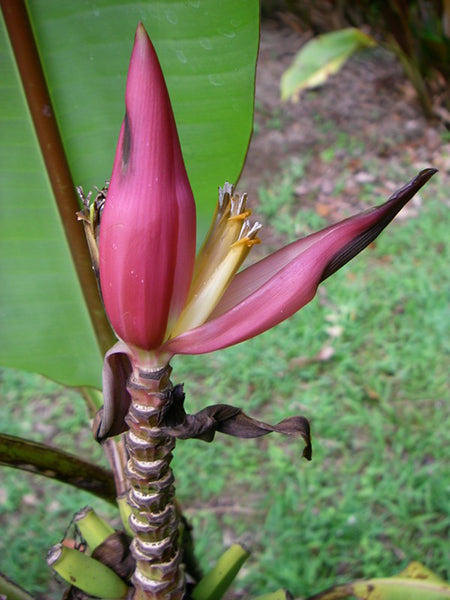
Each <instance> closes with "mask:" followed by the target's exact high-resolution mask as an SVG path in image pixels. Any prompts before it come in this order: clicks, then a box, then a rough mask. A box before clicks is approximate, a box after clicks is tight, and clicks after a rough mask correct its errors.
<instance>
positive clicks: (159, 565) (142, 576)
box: [126, 365, 184, 600]
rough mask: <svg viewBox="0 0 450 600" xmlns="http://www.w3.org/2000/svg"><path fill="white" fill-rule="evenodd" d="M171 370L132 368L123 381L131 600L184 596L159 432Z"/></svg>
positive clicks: (165, 445) (168, 447) (168, 442)
mask: <svg viewBox="0 0 450 600" xmlns="http://www.w3.org/2000/svg"><path fill="white" fill-rule="evenodd" d="M171 371H172V369H171V367H170V366H169V365H166V366H165V367H163V368H161V369H157V370H152V371H149V370H143V369H142V368H141V367H139V366H137V365H135V366H134V367H133V372H132V374H131V376H130V379H129V382H128V391H129V393H130V396H131V399H132V400H131V407H130V411H129V413H128V416H127V419H126V420H127V423H128V425H129V427H130V429H129V431H128V433H127V435H126V444H127V447H128V451H129V456H130V459H129V461H128V465H127V476H128V479H129V482H130V484H131V488H130V492H129V500H128V501H129V504H130V506H131V509H132V514H131V517H130V526H131V529H132V530H133V532H134V535H135V537H134V540H133V543H132V546H131V548H132V553H133V556H134V558H135V559H136V571H135V573H134V576H133V584H134V587H135V589H136V592H135V595H134V600H144V599H145V600H181V598H183V595H184V572H183V569H182V566H181V552H180V547H179V519H178V516H177V511H176V509H175V505H174V492H175V488H174V485H173V481H174V479H173V474H172V470H171V468H170V461H171V459H172V450H173V448H174V446H175V440H174V438H172V437H170V436H165V435H162V434H161V431H160V429H159V424H160V423H161V421H162V417H163V415H164V412H165V409H167V406H168V404H169V403H170V402H171V399H172V390H173V386H172V383H171V381H170V378H169V377H170V373H171Z"/></svg>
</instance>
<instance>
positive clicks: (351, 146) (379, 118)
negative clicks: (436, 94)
mask: <svg viewBox="0 0 450 600" xmlns="http://www.w3.org/2000/svg"><path fill="white" fill-rule="evenodd" d="M300 46H301V39H300V36H299V34H298V33H297V32H295V31H293V30H292V29H290V28H289V27H287V26H286V25H283V24H281V23H277V22H275V21H266V22H263V25H262V31H261V44H260V55H259V62H258V68H257V77H256V102H255V131H254V134H253V137H252V140H251V144H250V148H249V152H248V155H247V161H246V164H245V167H244V170H243V173H242V175H241V179H240V182H239V186H238V188H239V191H248V192H249V196H250V198H254V197H255V196H257V192H258V189H259V188H260V187H261V186H269V187H270V186H271V185H272V184H273V182H274V180H275V181H276V179H277V177H279V176H280V174H281V173H282V172H283V170H285V169H286V168H288V165H289V163H290V162H291V161H298V160H301V159H302V157H304V156H305V155H306V154H308V155H310V156H311V159H310V160H309V161H308V165H307V168H306V172H305V175H304V177H302V179H301V181H299V182H298V186H297V187H296V189H295V193H296V197H297V198H298V201H299V208H300V209H301V208H302V207H304V206H305V205H306V206H307V207H309V208H311V207H313V208H314V210H317V211H318V212H319V213H320V214H321V216H323V217H325V218H326V219H327V220H329V221H330V222H334V221H336V220H339V219H340V218H342V217H344V216H348V214H349V212H350V213H353V212H356V211H357V210H361V209H362V208H367V203H361V201H360V196H361V190H362V187H363V186H364V185H367V184H368V183H370V184H372V185H373V188H374V200H373V202H374V204H377V203H380V202H381V201H382V200H383V199H384V198H387V197H388V196H389V195H390V194H391V193H392V192H393V191H394V190H395V189H397V188H398V187H401V185H402V184H403V183H406V182H407V181H408V180H409V179H411V178H412V177H413V176H414V175H415V174H416V172H417V171H418V170H420V169H421V168H424V167H426V166H435V167H437V168H438V169H440V170H441V171H442V170H444V172H445V171H449V169H450V165H449V164H448V159H447V160H445V158H443V156H444V157H445V155H448V154H449V149H450V145H449V144H445V143H444V142H443V139H444V140H445V128H444V126H443V125H442V124H440V123H439V122H437V121H436V122H427V121H426V119H425V118H424V117H423V115H422V113H421V109H420V106H419V104H418V102H417V100H416V97H415V92H414V89H413V87H412V85H411V84H410V83H409V81H408V80H407V79H406V78H405V76H404V74H403V71H402V68H401V66H400V65H399V63H398V62H397V61H396V60H395V58H394V57H393V56H391V55H390V54H389V53H388V52H387V51H385V50H382V49H381V48H376V49H375V50H370V51H365V52H364V53H360V54H359V55H356V56H355V57H353V58H352V59H350V60H349V61H348V62H347V64H346V65H345V66H344V68H343V69H342V70H341V71H340V72H339V73H338V74H337V75H335V76H333V77H332V78H330V79H329V81H328V82H327V83H326V84H325V85H324V86H322V87H320V88H317V89H316V90H311V91H306V92H303V93H302V94H301V96H300V99H299V101H298V102H297V103H295V104H294V103H292V102H283V103H282V102H281V99H280V87H279V86H280V78H281V75H282V73H283V72H284V70H285V69H286V68H287V67H288V66H289V65H290V63H291V61H292V60H293V58H294V56H295V53H296V52H297V51H298V50H299V48H300ZM447 140H448V137H447ZM444 146H445V147H444ZM327 148H328V149H331V150H329V152H327ZM343 172H345V174H346V177H345V181H344V182H342V173H343ZM393 173H396V174H398V176H395V177H394V176H393ZM337 182H340V183H339V185H337ZM413 202H414V201H413ZM419 202H420V197H419ZM409 210H413V211H414V210H415V209H414V204H413V203H412V205H411V208H409Z"/></svg>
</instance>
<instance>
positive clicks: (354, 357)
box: [0, 165, 450, 597]
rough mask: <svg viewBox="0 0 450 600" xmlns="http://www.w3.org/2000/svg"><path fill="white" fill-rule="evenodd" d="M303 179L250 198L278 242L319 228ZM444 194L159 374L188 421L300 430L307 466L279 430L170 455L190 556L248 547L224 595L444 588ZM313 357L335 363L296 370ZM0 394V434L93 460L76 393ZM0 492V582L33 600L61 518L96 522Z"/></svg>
mask: <svg viewBox="0 0 450 600" xmlns="http://www.w3.org/2000/svg"><path fill="white" fill-rule="evenodd" d="M302 168H303V167H302V166H301V165H300V166H299V170H298V172H297V171H296V172H295V173H294V174H292V171H290V172H289V173H287V174H286V176H285V178H284V179H282V180H281V181H280V182H279V184H277V185H275V186H274V187H273V189H272V190H271V191H269V192H267V194H266V196H265V197H263V198H262V199H261V209H262V212H264V213H265V214H268V215H270V211H272V212H273V215H279V211H280V210H281V209H282V210H283V212H282V217H280V218H278V217H277V219H275V218H273V219H271V223H272V224H275V225H276V226H277V228H279V231H280V233H282V234H286V233H287V228H288V224H289V222H290V224H291V227H294V228H296V229H297V230H298V231H300V234H301V235H304V234H306V233H308V232H309V230H310V229H312V228H315V227H317V226H320V225H322V224H323V223H317V222H316V216H315V215H313V214H312V211H311V214H309V213H307V214H306V218H304V213H302V211H301V210H300V211H299V210H298V209H299V207H298V206H295V202H294V200H293V194H292V185H293V183H294V181H295V179H296V178H297V177H299V176H301V169H302ZM409 176H411V172H410V171H409V172H408V176H407V177H404V178H403V179H405V180H406V179H407V178H408V177H409ZM403 179H399V182H401V181H403ZM444 183H445V182H444V178H443V177H441V180H440V181H439V180H438V179H437V180H436V181H433V182H431V183H430V184H429V185H428V186H427V188H426V189H425V190H424V191H423V194H422V195H423V197H424V199H425V200H424V203H423V207H422V209H421V210H420V217H419V218H412V219H408V220H406V221H404V222H398V223H394V224H393V225H391V226H390V228H389V229H388V230H387V231H386V232H385V233H384V234H383V235H382V237H381V238H380V239H379V240H378V241H377V242H376V244H375V245H374V246H372V247H371V248H369V249H368V250H366V251H365V253H364V254H363V255H361V256H360V257H358V258H357V259H356V260H355V261H354V262H353V263H352V264H351V265H348V266H346V267H345V268H344V269H343V270H342V271H341V272H340V273H338V274H336V275H335V276H334V277H333V278H331V279H330V280H329V281H327V282H326V283H325V284H324V286H323V287H322V288H321V290H322V291H321V293H319V294H318V297H317V298H316V299H315V300H314V301H313V302H312V303H311V304H310V305H309V306H308V307H306V308H305V309H303V310H302V311H301V312H300V313H298V314H297V315H295V316H294V317H293V318H291V319H290V320H288V321H286V322H284V323H282V324H281V325H280V326H278V327H277V328H275V329H274V330H272V331H270V332H267V333H265V334H263V335H262V336H260V337H258V338H255V339H254V340H251V341H249V342H246V343H244V344H241V345H239V346H236V347H234V348H230V349H227V350H224V351H221V352H217V353H213V354H211V355H206V356H198V357H176V358H175V359H174V361H173V363H172V364H173V368H174V371H173V381H174V382H175V383H177V382H181V381H184V383H185V390H186V393H187V408H188V410H190V411H191V412H194V411H196V410H199V409H200V408H202V407H204V406H206V405H207V404H213V403H217V402H225V403H232V404H235V405H238V406H241V407H243V408H244V409H245V410H246V411H248V412H249V413H250V414H252V415H253V416H254V417H257V418H261V419H265V420H267V421H269V422H277V421H279V420H281V419H283V418H285V417H286V416H289V415H293V414H303V415H305V416H307V417H308V418H309V419H310V421H311V424H312V430H313V436H314V437H313V444H314V446H313V447H314V456H313V461H312V462H311V463H307V462H306V461H305V460H303V459H302V458H301V450H302V444H301V442H300V441H297V440H294V439H288V438H285V437H282V436H279V435H276V434H272V435H271V436H269V437H267V438H263V439H259V440H238V439H234V438H226V437H225V436H222V435H220V434H219V435H218V436H217V438H216V440H215V441H214V443H212V444H205V443H203V442H200V441H182V442H179V443H178V446H177V450H176V456H175V459H174V469H175V475H176V478H177V492H178V497H179V499H180V500H181V502H182V503H183V506H184V508H185V511H186V514H187V515H188V516H189V517H190V519H191V520H192V522H193V524H194V526H195V535H196V542H197V551H198V554H199V556H200V558H201V561H202V563H203V565H204V566H205V567H207V566H209V565H211V564H212V563H213V562H214V560H215V559H216V558H217V557H218V556H219V554H220V553H221V552H222V550H223V548H224V546H226V545H229V544H230V543H231V542H232V541H235V540H240V541H243V542H245V543H246V545H247V546H249V547H250V548H251V550H252V558H251V559H250V561H249V562H248V563H247V564H246V566H245V568H244V569H243V572H242V577H241V579H240V581H239V583H238V584H237V585H239V586H240V587H241V588H242V589H244V590H245V594H246V596H245V597H251V596H252V595H253V594H254V595H256V594H257V593H263V592H266V591H270V590H275V589H277V588H279V587H286V588H288V589H290V590H291V591H292V593H293V594H294V595H296V596H301V595H308V594H312V593H314V592H317V591H319V590H321V589H324V588H326V587H328V586H330V585H331V584H332V583H333V582H335V581H336V580H338V581H346V580H350V579H353V578H356V577H371V576H381V575H385V576H388V575H392V574H394V573H395V572H397V571H399V570H400V569H401V568H402V567H404V566H405V565H406V564H407V563H408V562H409V561H411V560H421V561H422V562H424V563H425V564H426V565H427V566H428V567H430V568H431V569H433V570H435V571H436V572H437V573H438V574H439V575H441V576H443V577H446V578H449V573H448V570H447V569H448V562H447V561H446V552H447V550H448V531H449V525H450V515H449V510H448V506H449V491H450V474H449V470H448V458H449V450H448V447H449V445H448V444H449V441H450V440H449V437H450V436H449V428H448V423H446V421H447V420H448V417H449V408H448V407H449V404H448V400H449V391H448V365H449V355H450V317H449V311H448V299H449V297H450V270H449V268H448V265H449V263H450V243H449V235H448V222H449V218H448V215H449V206H448V196H447V192H446V187H445V185H444ZM302 216H303V220H302V219H301V217H302ZM298 231H297V234H298ZM324 347H332V348H333V351H334V354H333V356H332V358H331V359H330V360H328V361H326V362H324V361H319V360H311V359H312V358H313V357H315V356H316V355H317V354H318V353H319V351H320V350H321V349H322V348H324ZM0 384H1V389H0V393H1V398H2V400H1V403H0V419H1V428H2V430H4V431H6V432H9V433H12V434H16V435H23V436H29V437H31V438H32V439H36V440H43V441H47V442H49V443H54V444H56V445H59V446H62V447H64V448H67V449H68V450H72V451H75V452H77V453H78V454H79V455H81V456H84V457H86V458H90V459H92V460H94V459H98V460H102V459H101V451H100V449H99V448H98V447H97V446H96V445H95V444H94V442H92V441H91V438H90V434H89V431H88V421H87V418H86V414H85V409H84V405H83V401H82V400H81V398H80V397H79V396H78V394H77V393H76V392H75V391H72V390H65V389H63V388H61V387H59V386H57V385H56V384H53V383H51V382H48V381H45V380H44V379H42V378H39V377H37V376H32V375H27V374H23V373H17V372H14V371H9V370H5V371H4V372H3V375H2V379H1V382H0ZM80 427H81V428H82V429H83V430H84V431H83V433H82V434H80V433H79V429H80ZM1 481H2V485H1V489H0V494H1V495H2V502H1V508H0V528H1V531H2V535H1V536H0V571H4V572H6V573H8V574H9V575H10V576H11V577H13V578H15V579H16V580H17V581H18V582H20V583H21V584H22V585H24V586H25V587H27V588H28V589H30V590H31V591H33V592H35V593H37V592H47V594H48V590H49V589H50V590H54V589H55V583H54V582H53V580H52V576H51V575H49V574H48V572H47V569H46V567H45V560H44V559H45V551H46V549H47V548H48V547H49V546H50V545H51V544H53V543H55V542H57V541H59V540H60V539H61V537H62V536H63V534H64V530H65V528H66V527H67V525H68V524H69V522H70V519H71V515H72V513H73V512H74V511H76V510H77V509H78V508H80V507H81V506H83V505H85V504H86V503H91V504H94V506H95V507H96V509H97V510H98V511H99V512H100V513H103V514H106V515H109V516H110V517H111V516H113V515H112V513H111V510H110V508H109V507H108V506H107V505H106V504H105V503H102V502H101V501H97V500H95V499H93V498H92V497H90V496H89V495H88V494H83V493H75V492H74V491H73V490H72V489H70V488H67V487H64V486H63V485H59V484H54V483H49V482H47V481H44V480H42V479H38V478H36V477H33V476H32V475H27V474H24V473H22V472H20V471H15V470H11V469H3V470H2V472H1Z"/></svg>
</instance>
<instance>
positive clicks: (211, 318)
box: [99, 25, 435, 365]
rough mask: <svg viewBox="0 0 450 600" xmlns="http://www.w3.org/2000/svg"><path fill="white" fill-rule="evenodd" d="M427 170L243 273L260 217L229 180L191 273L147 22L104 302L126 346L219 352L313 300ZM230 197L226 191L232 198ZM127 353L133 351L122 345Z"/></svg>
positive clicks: (180, 180) (190, 240) (184, 190)
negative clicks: (255, 218) (379, 201)
mask: <svg viewBox="0 0 450 600" xmlns="http://www.w3.org/2000/svg"><path fill="white" fill-rule="evenodd" d="M434 172H435V169H425V170H424V171H422V172H421V173H419V174H418V175H417V176H416V177H415V178H414V179H412V180H411V181H410V182H409V183H408V184H407V185H405V186H404V187H403V188H401V189H400V190H399V191H398V192H396V193H395V194H394V195H393V196H392V197H391V198H390V199H389V200H388V201H387V202H386V203H385V204H383V205H381V206H378V207H377V208H373V209H371V210H369V211H367V212H364V213H361V214H359V215H356V216H354V217H351V218H350V219H346V220H344V221H342V222H340V223H337V224H336V225H333V226H331V227H327V228H326V229H323V230H322V231H319V232H318V233H314V234H312V235H310V236H308V237H306V238H304V239H301V240H298V241H297V242H294V243H292V244H289V245H288V246H286V247H284V248H282V249H281V250H279V251H278V252H275V253H274V254H272V255H270V256H268V257H267V258H265V259H263V260H261V261H260V262H258V263H256V264H255V265H252V266H250V267H248V268H247V269H245V270H243V271H241V272H239V273H237V274H236V272H237V271H238V269H239V267H240V264H241V263H242V261H243V260H244V258H245V256H246V254H247V253H248V251H249V249H250V247H251V246H252V245H253V244H254V243H257V242H258V241H259V239H258V238H257V236H256V234H257V232H258V231H259V228H260V225H259V224H256V225H254V226H252V225H251V224H250V223H249V221H248V216H249V214H250V211H249V210H247V209H246V197H242V198H240V197H239V196H237V195H233V193H234V190H233V188H232V186H230V185H229V184H227V185H226V186H225V188H224V189H222V190H221V191H220V199H221V202H222V205H219V208H218V212H217V214H216V218H215V224H214V226H213V227H212V229H211V232H212V233H211V232H210V236H209V238H208V241H207V243H206V244H205V246H204V248H203V250H202V252H201V253H200V255H199V257H198V259H197V263H196V267H195V272H194V276H193V275H192V274H193V268H194V259H195V256H194V254H195V205H194V200H193V197H192V192H191V188H190V185H189V181H188V178H187V175H186V170H185V167H184V164H183V159H182V154H181V149H180V143H179V140H178V135H177V131H176V127H175V121H174V117H173V113H172V109H171V106H170V100H169V96H168V93H167V89H166V85H165V83H164V78H163V75H162V72H161V69H160V66H159V63H158V59H157V57H156V54H155V51H154V49H153V46H152V44H151V42H150V40H149V38H148V36H147V34H146V32H145V30H144V28H143V26H142V25H139V26H138V29H137V32H136V39H135V44H134V48H133V53H132V56H131V61H130V69H129V73H128V80H127V89H126V114H125V120H124V122H123V125H122V129H121V132H120V137H119V143H118V147H117V153H116V157H115V162H114V167H113V173H112V177H111V184H110V188H109V191H108V196H107V200H106V204H105V209H104V212H103V215H102V220H101V228H100V248H99V252H100V279H101V289H102V294H103V299H104V302H105V307H106V311H107V313H108V316H109V319H110V321H111V324H112V326H113V328H114V329H115V331H116V333H117V335H118V336H119V337H120V338H121V340H122V341H123V342H125V345H124V344H123V343H120V345H119V346H118V347H117V349H116V351H114V350H112V351H110V353H108V356H107V360H115V359H114V358H113V357H114V355H115V353H122V354H123V353H124V347H125V348H127V347H131V348H132V350H130V352H132V351H133V352H134V351H135V350H136V348H137V349H138V350H143V351H145V352H147V353H150V354H151V356H152V361H151V363H152V364H153V365H158V364H166V362H168V360H170V357H171V356H172V355H174V354H199V353H204V352H211V351H213V350H217V349H219V348H224V347H226V346H230V345H232V344H237V343H239V342H242V341H244V340H246V339H249V338H251V337H253V336H255V335H258V334H259V333H262V332H263V331H266V330H267V329H269V328H270V327H273V326H274V325H276V324H277V323H280V322H281V321H283V320H284V319H286V318H288V317H289V316H291V315H292V314H293V313H294V312H296V311H297V310H299V309H300V308H302V306H304V305H305V304H307V303H308V302H309V301H310V300H311V299H312V298H313V297H314V295H315V293H316V290H317V287H318V285H319V284H320V282H321V281H323V280H324V279H325V278H327V277H329V276H330V275H332V274H333V273H334V272H335V271H336V270H337V269H339V268H340V267H341V266H343V265H344V264H346V263H347V262H348V261H349V260H351V259H352V258H353V257H354V256H355V255H356V254H358V253H359V252H360V251H361V250H362V249H363V248H365V247H366V246H367V245H368V244H369V243H370V242H372V241H373V240H374V239H375V238H376V237H377V236H378V234H379V233H380V232H381V231H382V230H383V229H384V228H385V227H386V226H387V225H388V223H389V222H390V221H391V220H392V219H393V218H394V217H395V215H396V214H397V213H398V212H399V211H400V210H401V208H402V207H403V206H404V205H405V204H406V203H407V202H408V201H409V200H410V199H411V198H412V197H413V195H414V194H415V193H416V192H417V190H419V189H420V188H421V187H422V186H423V185H424V184H425V183H426V182H427V181H428V179H429V178H430V177H431V176H432V175H433V173H434ZM225 200H226V201H225ZM125 353H127V352H125Z"/></svg>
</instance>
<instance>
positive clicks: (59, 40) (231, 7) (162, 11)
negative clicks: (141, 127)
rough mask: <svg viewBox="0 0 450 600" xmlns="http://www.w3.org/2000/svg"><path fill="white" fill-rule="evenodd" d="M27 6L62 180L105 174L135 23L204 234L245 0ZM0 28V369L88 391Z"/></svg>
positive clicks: (228, 119)
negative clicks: (151, 46) (157, 68)
mask: <svg viewBox="0 0 450 600" xmlns="http://www.w3.org/2000/svg"><path fill="white" fill-rule="evenodd" d="M29 9H30V15H31V20H32V23H33V27H34V31H35V34H36V38H37V43H38V46H39V51H40V54H41V57H42V61H43V65H44V70H45V73H46V76H47V79H48V84H49V88H50V93H51V96H52V100H53V102H54V107H55V112H56V116H57V118H58V122H59V125H60V128H61V132H62V137H63V142H64V144H65V147H66V151H67V155H68V159H69V163H70V167H71V170H72V174H73V178H74V181H75V182H76V183H77V184H82V185H83V186H84V187H85V189H92V188H93V186H95V185H97V186H100V187H101V186H102V185H103V183H104V181H105V180H106V179H108V177H109V175H110V172H111V168H112V161H113V157H114V152H115V146H116V142H117V136H118V131H119V128H120V123H121V121H122V118H123V107H124V89H125V77H126V71H127V65H128V61H129V57H130V53H131V47H132V43H133V36H134V31H135V28H136V25H137V23H138V21H140V20H141V21H143V22H144V24H145V25H146V26H147V27H148V30H149V33H150V35H151V37H152V39H153V41H154V43H155V47H156V49H157V51H158V53H159V56H160V58H161V62H162V66H163V70H164V72H165V74H166V76H167V82H168V87H169V91H170V94H171V98H172V101H173V105H174V112H175V116H176V119H177V123H178V126H179V132H180V137H181V142H182V146H183V152H184V156H185V160H186V163H187V169H188V173H189V176H190V180H191V183H192V186H193V190H194V194H195V197H196V200H197V203H198V206H199V222H200V228H201V229H202V228H203V229H205V228H206V227H205V225H206V224H207V220H208V217H209V215H210V214H212V212H213V209H214V205H215V203H216V201H217V187H218V185H219V184H223V182H224V181H225V179H227V178H228V179H231V180H236V179H237V177H238V175H239V172H240V170H241V167H242V163H243V160H244V157H245V153H246V150H247V145H248V141H249V137H250V132H251V126H252V113H253V85H254V70H255V63H256V53H257V48H258V34H259V23H258V11H259V5H258V3H257V2H256V1H252V2H246V3H244V4H243V3H241V2H239V1H238V0H226V2H220V3H217V4H216V3H208V6H207V10H204V7H202V2H201V1H198V2H197V1H192V2H181V1H179V2H178V1H177V2H173V1H170V2H157V3H156V2H139V3H130V2H123V1H120V0H114V1H111V0H100V1H99V2H95V3H92V2H88V3H75V4H74V3H72V2H69V1H67V0H66V1H64V2H56V3H48V2H42V1H36V2H30V3H29ZM0 27H1V31H0V49H1V63H2V66H3V68H2V82H1V97H0V102H1V108H2V110H1V120H2V139H1V161H0V162H1V169H2V185H3V189H2V192H3V193H2V200H1V202H2V219H1V225H0V227H1V230H0V237H1V248H0V250H1V252H0V255H1V272H2V275H1V285H0V290H1V292H0V307H1V311H2V315H3V325H2V344H1V351H0V364H2V365H6V366H11V367H16V368H22V369H27V370H30V371H37V372H40V373H43V374H45V375H47V376H49V377H51V378H53V379H56V380H58V381H61V382H64V383H66V384H68V385H93V386H99V385H100V373H101V357H100V353H99V351H98V349H97V346H96V342H95V340H94V336H93V332H92V328H91V324H90V322H89V320H88V317H87V314H86V312H85V308H84V304H83V299H82V297H81V294H80V291H79V289H78V282H77V280H76V276H75V272H74V270H73V266H72V262H71V259H70V257H69V254H68V252H67V247H66V242H65V239H64V237H63V233H62V229H61V226H60V224H59V218H58V216H57V214H56V210H55V207H54V203H53V199H52V193H51V190H50V187H49V183H48V180H47V177H46V175H45V172H44V165H43V162H42V159H41V156H40V153H39V149H38V146H37V142H36V138H35V135H34V133H33V129H32V125H31V122H30V118H29V115H28V111H27V108H26V104H25V100H24V97H23V92H22V90H21V87H20V83H19V80H18V75H17V73H16V69H15V64H14V60H13V57H12V53H11V49H10V46H9V42H8V40H7V37H6V33H5V31H4V27H3V23H2V24H1V25H0ZM74 219H75V215H74ZM80 227H81V225H80Z"/></svg>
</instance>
